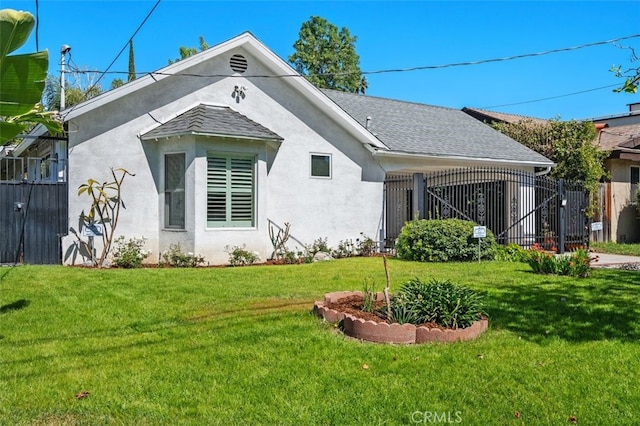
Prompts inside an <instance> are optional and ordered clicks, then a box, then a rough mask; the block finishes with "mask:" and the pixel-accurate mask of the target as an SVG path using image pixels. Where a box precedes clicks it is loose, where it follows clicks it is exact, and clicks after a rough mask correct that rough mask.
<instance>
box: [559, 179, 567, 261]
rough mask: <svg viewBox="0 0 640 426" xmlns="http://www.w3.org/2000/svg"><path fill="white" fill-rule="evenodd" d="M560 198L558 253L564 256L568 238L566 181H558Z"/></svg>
mask: <svg viewBox="0 0 640 426" xmlns="http://www.w3.org/2000/svg"><path fill="white" fill-rule="evenodd" d="M558 197H560V223H559V225H560V226H559V228H560V231H559V233H560V235H558V253H559V254H564V246H565V240H566V236H567V221H566V209H567V196H566V194H565V193H564V179H558Z"/></svg>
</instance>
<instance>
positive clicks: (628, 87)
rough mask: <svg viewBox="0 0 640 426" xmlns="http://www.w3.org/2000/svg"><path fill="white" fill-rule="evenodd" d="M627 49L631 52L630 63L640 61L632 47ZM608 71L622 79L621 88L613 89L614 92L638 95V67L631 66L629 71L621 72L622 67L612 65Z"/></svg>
mask: <svg viewBox="0 0 640 426" xmlns="http://www.w3.org/2000/svg"><path fill="white" fill-rule="evenodd" d="M627 49H629V50H630V51H631V62H632V63H633V62H638V61H640V57H638V55H636V52H635V50H634V49H633V48H632V47H628V48H627ZM609 71H611V72H612V73H614V74H615V75H616V77H618V78H624V83H623V84H622V86H620V87H616V88H615V89H613V91H614V92H618V93H620V92H625V93H638V86H639V85H640V67H633V66H632V67H631V68H629V69H626V70H623V69H622V66H616V65H614V66H613V67H611V69H610V70H609Z"/></svg>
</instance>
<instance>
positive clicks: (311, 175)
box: [309, 152, 333, 179]
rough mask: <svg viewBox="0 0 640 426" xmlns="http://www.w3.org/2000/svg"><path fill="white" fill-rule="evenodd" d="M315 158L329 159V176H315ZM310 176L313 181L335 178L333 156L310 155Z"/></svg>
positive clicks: (324, 154)
mask: <svg viewBox="0 0 640 426" xmlns="http://www.w3.org/2000/svg"><path fill="white" fill-rule="evenodd" d="M313 157H326V158H328V159H329V176H324V175H314V174H313ZM309 176H310V177H311V178H313V179H331V178H332V177H333V157H332V155H331V154H327V153H323V152H312V153H310V154H309Z"/></svg>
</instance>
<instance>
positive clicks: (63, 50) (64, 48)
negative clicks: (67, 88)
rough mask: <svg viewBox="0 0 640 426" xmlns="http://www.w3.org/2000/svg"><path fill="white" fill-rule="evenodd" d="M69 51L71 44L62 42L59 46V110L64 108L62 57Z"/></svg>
mask: <svg viewBox="0 0 640 426" xmlns="http://www.w3.org/2000/svg"><path fill="white" fill-rule="evenodd" d="M70 51H71V46H69V45H68V44H63V45H62V47H61V48H60V65H61V68H60V111H62V110H63V109H64V108H65V103H64V82H65V81H64V59H65V55H66V54H67V53H68V52H70Z"/></svg>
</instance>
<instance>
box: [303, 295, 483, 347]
mask: <svg viewBox="0 0 640 426" xmlns="http://www.w3.org/2000/svg"><path fill="white" fill-rule="evenodd" d="M352 297H362V292H359V291H339V292H333V293H327V294H325V297H324V301H318V302H315V304H314V306H313V311H314V313H315V314H316V315H318V316H319V317H321V318H324V319H325V320H326V321H328V322H330V323H341V325H342V330H343V332H344V334H346V335H347V336H350V337H354V338H356V339H361V340H366V341H369V342H379V343H405V344H407V343H427V342H456V341H466V340H473V339H476V338H477V337H478V336H479V335H480V334H482V333H484V332H485V331H486V330H487V328H488V326H489V320H488V319H487V318H482V319H480V320H478V321H476V322H474V323H473V324H472V325H471V326H469V327H466V328H458V329H446V328H443V327H438V326H435V325H433V326H431V325H417V326H416V325H413V324H398V323H389V322H388V321H384V320H380V321H374V320H372V319H366V315H363V316H365V318H360V317H359V315H358V314H357V313H356V312H354V311H351V312H345V310H343V309H340V308H332V305H333V306H335V305H336V304H339V302H340V301H342V300H346V299H348V298H352ZM376 300H378V301H381V300H382V294H381V293H378V294H377V295H376Z"/></svg>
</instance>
